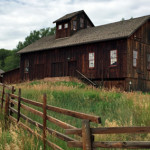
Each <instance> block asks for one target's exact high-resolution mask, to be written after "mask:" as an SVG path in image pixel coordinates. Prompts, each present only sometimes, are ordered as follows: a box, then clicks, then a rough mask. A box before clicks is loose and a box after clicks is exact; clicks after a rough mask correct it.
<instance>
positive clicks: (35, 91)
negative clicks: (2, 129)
mask: <svg viewBox="0 0 150 150" xmlns="http://www.w3.org/2000/svg"><path fill="white" fill-rule="evenodd" d="M15 87H16V88H17V89H18V88H21V89H22V96H23V97H25V98H28V99H33V100H35V101H39V102H41V100H42V95H43V93H46V94H47V103H48V104H49V105H53V106H58V107H62V108H66V109H70V110H74V111H79V112H84V113H88V114H94V115H98V116H100V117H101V119H102V124H101V125H97V124H93V126H99V127H100V126H105V127H114V126H115V127H117V126H149V124H150V117H149V116H150V101H149V99H150V95H149V93H141V92H131V93H127V92H122V91H119V90H116V89H112V90H107V89H95V88H93V87H91V86H87V85H85V84H84V83H82V82H78V81H77V80H72V81H66V80H63V81H60V80H59V79H57V80H53V82H50V81H48V80H45V81H44V80H41V81H40V80H39V81H32V82H26V83H21V84H17V85H15ZM17 93H18V91H16V94H17ZM51 115H52V116H55V117H56V118H60V116H59V115H56V114H52V113H51ZM32 117H33V118H34V119H36V120H38V121H39V119H38V118H35V116H32ZM61 120H62V121H66V122H68V123H70V124H72V125H74V126H77V127H80V123H79V121H78V120H71V118H69V117H64V116H61ZM50 126H51V127H52V128H53V129H55V127H54V126H52V125H50ZM10 130H11V131H13V130H14V131H13V133H15V132H16V130H15V129H12V128H10ZM17 132H18V131H17ZM5 134H6V133H5ZM7 134H8V133H7ZM22 134H23V135H24V136H25V135H26V134H24V132H23V131H21V136H22ZM2 135H3V134H2ZM8 135H9V134H8ZM16 137H18V138H19V137H20V133H19V135H18V136H16ZM0 138H1V137H0ZM32 138H33V137H32ZM95 138H96V140H98V139H99V140H102V141H106V140H111V141H113V140H119V141H122V140H131V141H132V140H139V141H140V140H145V141H146V140H150V136H149V134H140V135H137V134H134V135H128V134H127V135H105V136H104V135H102V136H96V137H95ZM34 140H35V139H32V142H33V141H34ZM21 142H22V140H21ZM28 142H29V141H28ZM32 142H29V144H31V145H32ZM5 143H8V145H9V142H5ZM58 143H59V145H60V146H62V147H63V148H64V149H67V147H66V144H65V145H64V144H63V143H60V142H58ZM0 145H1V143H0ZM6 145H7V144H6ZM32 146H35V145H34V144H33V145H32ZM3 147H4V146H3ZM39 147H40V144H39V145H38V148H39ZM25 149H26V148H25Z"/></svg>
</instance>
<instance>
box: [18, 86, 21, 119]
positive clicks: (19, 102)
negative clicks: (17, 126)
mask: <svg viewBox="0 0 150 150" xmlns="http://www.w3.org/2000/svg"><path fill="white" fill-rule="evenodd" d="M20 104H21V89H20V88H19V93H18V116H17V122H19V119H20Z"/></svg>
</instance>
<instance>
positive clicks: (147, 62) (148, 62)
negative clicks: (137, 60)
mask: <svg viewBox="0 0 150 150" xmlns="http://www.w3.org/2000/svg"><path fill="white" fill-rule="evenodd" d="M148 55H149V56H150V53H147V55H146V56H147V60H146V68H147V70H148V71H150V67H149V68H148V64H150V61H148ZM149 66H150V65H149Z"/></svg>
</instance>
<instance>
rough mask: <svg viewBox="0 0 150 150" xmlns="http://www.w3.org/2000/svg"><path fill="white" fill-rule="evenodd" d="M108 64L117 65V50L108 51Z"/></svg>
mask: <svg viewBox="0 0 150 150" xmlns="http://www.w3.org/2000/svg"><path fill="white" fill-rule="evenodd" d="M110 65H111V66H116V65H117V50H111V51H110Z"/></svg>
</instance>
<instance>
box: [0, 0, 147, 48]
mask: <svg viewBox="0 0 150 150" xmlns="http://www.w3.org/2000/svg"><path fill="white" fill-rule="evenodd" d="M79 10H84V11H85V12H86V14H87V15H88V16H89V18H90V19H91V20H92V22H93V23H94V25H95V26H99V25H103V24H107V23H112V22H116V21H120V20H121V19H122V18H124V19H130V18H131V17H133V18H136V17H140V16H145V15H150V0H0V48H5V49H10V50H12V49H14V48H16V46H17V44H18V42H19V41H24V39H25V37H26V36H28V35H29V34H30V32H31V31H33V30H40V29H42V28H47V27H54V26H55V24H53V21H55V20H56V19H58V18H60V17H62V16H64V15H65V14H68V13H71V12H74V11H79Z"/></svg>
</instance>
